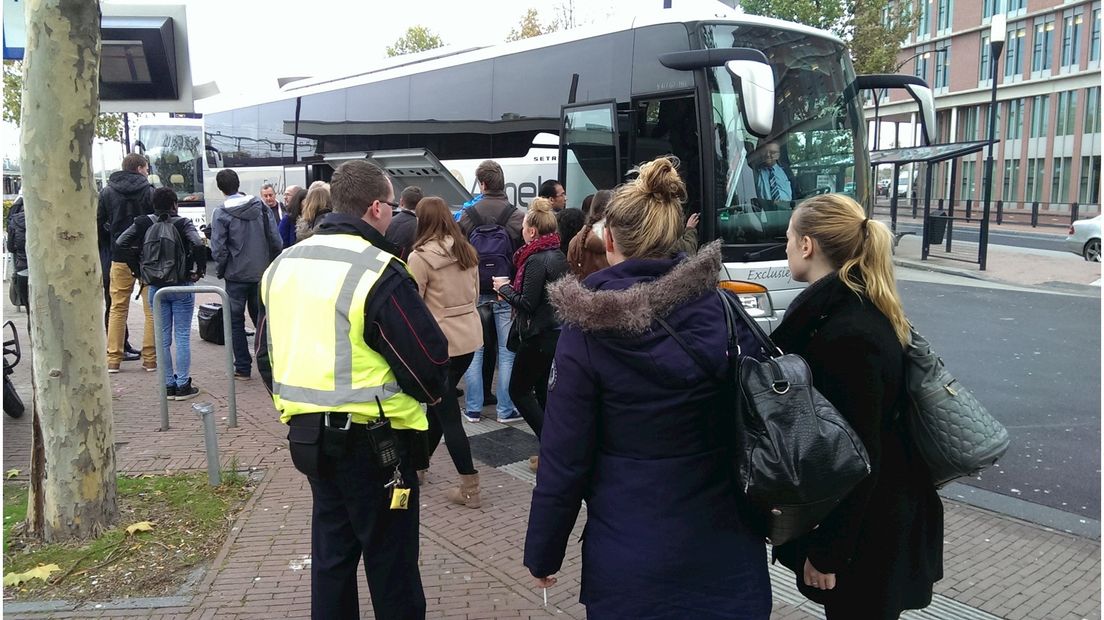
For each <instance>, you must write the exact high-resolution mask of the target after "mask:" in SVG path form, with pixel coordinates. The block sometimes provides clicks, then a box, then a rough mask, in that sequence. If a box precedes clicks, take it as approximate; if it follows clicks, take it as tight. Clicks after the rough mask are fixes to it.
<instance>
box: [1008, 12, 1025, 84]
mask: <svg viewBox="0 0 1104 620" xmlns="http://www.w3.org/2000/svg"><path fill="white" fill-rule="evenodd" d="M1025 34H1026V29H1025V28H1024V26H1023V24H1015V25H1012V26H1009V27H1008V43H1007V46H1008V47H1007V51H1005V53H1004V77H1005V78H1011V77H1013V76H1020V75H1023V42H1024V35H1025ZM1005 81H1007V80H1005Z"/></svg>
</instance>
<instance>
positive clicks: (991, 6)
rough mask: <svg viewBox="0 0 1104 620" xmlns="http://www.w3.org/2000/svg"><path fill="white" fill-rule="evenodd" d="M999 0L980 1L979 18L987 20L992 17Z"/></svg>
mask: <svg viewBox="0 0 1104 620" xmlns="http://www.w3.org/2000/svg"><path fill="white" fill-rule="evenodd" d="M998 2H1000V0H982V1H981V18H982V19H989V18H990V17H992V16H993V13H995V12H996V10H997V3H998Z"/></svg>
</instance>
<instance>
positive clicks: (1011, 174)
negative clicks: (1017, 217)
mask: <svg viewBox="0 0 1104 620" xmlns="http://www.w3.org/2000/svg"><path fill="white" fill-rule="evenodd" d="M1019 182H1020V160H1018V159H1006V160H1004V181H1003V187H1002V189H1001V200H1003V201H1005V202H1018V201H1019V198H1018V197H1017V195H1016V186H1017V185H1018V184H1019Z"/></svg>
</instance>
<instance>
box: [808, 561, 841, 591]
mask: <svg viewBox="0 0 1104 620" xmlns="http://www.w3.org/2000/svg"><path fill="white" fill-rule="evenodd" d="M805 585H807V586H810V587H813V588H817V589H819V590H831V589H832V588H835V587H836V574H835V573H822V572H820V571H818V570H817V569H816V568H815V567H814V566H813V563H812V562H810V561H809V558H805Z"/></svg>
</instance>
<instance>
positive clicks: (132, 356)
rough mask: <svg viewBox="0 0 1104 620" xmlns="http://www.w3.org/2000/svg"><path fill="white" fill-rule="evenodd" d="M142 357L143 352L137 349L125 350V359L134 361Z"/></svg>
mask: <svg viewBox="0 0 1104 620" xmlns="http://www.w3.org/2000/svg"><path fill="white" fill-rule="evenodd" d="M140 359H142V354H141V353H139V352H137V351H123V361H124V362H133V361H135V360H140Z"/></svg>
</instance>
